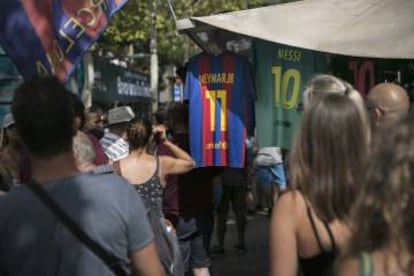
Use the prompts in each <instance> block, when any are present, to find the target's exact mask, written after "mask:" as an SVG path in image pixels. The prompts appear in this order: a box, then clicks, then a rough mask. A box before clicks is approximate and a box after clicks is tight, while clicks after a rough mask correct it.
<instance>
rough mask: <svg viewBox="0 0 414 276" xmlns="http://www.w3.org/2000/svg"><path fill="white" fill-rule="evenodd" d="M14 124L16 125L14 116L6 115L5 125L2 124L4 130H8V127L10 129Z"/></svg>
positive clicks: (4, 118)
mask: <svg viewBox="0 0 414 276" xmlns="http://www.w3.org/2000/svg"><path fill="white" fill-rule="evenodd" d="M14 124H15V122H14V118H13V115H12V114H11V113H7V114H6V115H4V117H3V123H2V127H3V128H8V127H10V126H12V125H14Z"/></svg>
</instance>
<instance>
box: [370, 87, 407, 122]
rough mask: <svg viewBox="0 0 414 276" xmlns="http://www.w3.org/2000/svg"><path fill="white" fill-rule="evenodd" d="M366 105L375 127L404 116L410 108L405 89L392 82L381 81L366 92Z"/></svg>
mask: <svg viewBox="0 0 414 276" xmlns="http://www.w3.org/2000/svg"><path fill="white" fill-rule="evenodd" d="M367 107H368V111H369V112H370V117H371V122H372V124H373V126H374V127H376V128H386V127H389V126H392V125H394V124H395V123H396V122H397V121H399V120H400V119H401V118H404V117H405V116H406V115H407V113H408V110H409V108H410V99H409V97H408V93H407V91H406V90H405V89H404V88H402V87H401V86H399V85H397V84H394V83H381V84H378V85H377V86H375V87H374V88H372V89H371V91H369V93H368V98H367Z"/></svg>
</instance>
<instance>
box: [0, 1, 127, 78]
mask: <svg viewBox="0 0 414 276" xmlns="http://www.w3.org/2000/svg"><path fill="white" fill-rule="evenodd" d="M126 2H127V0H6V1H0V44H1V46H2V47H3V48H4V49H5V50H6V52H7V54H8V55H9V56H10V57H11V58H12V59H13V61H14V62H15V64H16V66H17V68H18V70H19V71H20V73H21V74H22V75H23V77H24V78H25V79H27V78H31V77H33V76H35V75H55V76H56V77H57V78H58V79H60V80H61V81H65V80H66V79H67V78H68V77H69V75H70V73H71V72H72V70H73V69H74V65H75V64H76V62H77V61H78V59H80V58H81V57H82V55H83V54H84V53H85V52H86V50H87V49H88V48H89V47H90V46H91V45H92V43H94V42H95V41H96V40H97V39H98V38H99V36H100V35H101V34H102V33H103V31H104V30H105V28H106V26H107V25H108V20H109V19H110V18H111V17H112V15H113V14H114V13H115V12H116V11H118V10H119V9H120V8H121V7H122V6H123V5H124V4H125V3H126Z"/></svg>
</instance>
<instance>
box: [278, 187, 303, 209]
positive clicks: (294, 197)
mask: <svg viewBox="0 0 414 276" xmlns="http://www.w3.org/2000/svg"><path fill="white" fill-rule="evenodd" d="M302 205H303V198H302V195H301V194H300V192H299V191H293V190H292V191H287V192H285V193H284V194H283V195H281V196H280V197H279V199H278V200H277V202H276V204H275V208H276V209H279V210H283V211H284V212H295V211H296V210H297V209H298V208H300V207H301V206H302Z"/></svg>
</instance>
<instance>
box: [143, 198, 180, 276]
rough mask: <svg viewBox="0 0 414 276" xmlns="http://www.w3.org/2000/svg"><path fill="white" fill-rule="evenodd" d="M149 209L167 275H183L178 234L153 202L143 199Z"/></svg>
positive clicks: (157, 246) (159, 252)
mask: <svg viewBox="0 0 414 276" xmlns="http://www.w3.org/2000/svg"><path fill="white" fill-rule="evenodd" d="M142 200H143V202H144V205H145V207H146V209H147V215H148V219H149V222H150V224H151V227H152V231H153V232H154V242H155V246H156V248H157V252H158V256H159V258H160V261H161V264H162V266H163V267H164V270H165V273H166V275H167V276H183V275H184V264H183V261H182V258H181V252H180V248H179V246H178V241H177V238H176V236H175V235H174V234H173V233H172V232H171V230H168V228H167V225H166V223H165V220H164V217H161V216H159V215H158V214H157V209H156V207H155V206H154V204H152V203H151V202H148V201H147V200H145V199H144V198H143V199H142Z"/></svg>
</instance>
